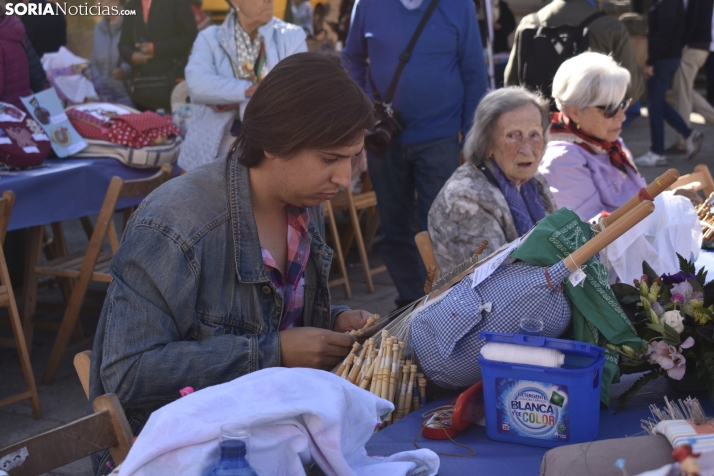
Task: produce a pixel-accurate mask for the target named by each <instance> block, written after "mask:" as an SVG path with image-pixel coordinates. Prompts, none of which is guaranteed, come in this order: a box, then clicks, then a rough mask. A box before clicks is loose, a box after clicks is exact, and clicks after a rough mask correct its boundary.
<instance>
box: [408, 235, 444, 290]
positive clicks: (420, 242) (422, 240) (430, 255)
mask: <svg viewBox="0 0 714 476" xmlns="http://www.w3.org/2000/svg"><path fill="white" fill-rule="evenodd" d="M414 241H416V245H417V248H418V249H419V254H420V255H421V260H422V261H423V262H424V266H425V267H426V269H427V271H428V270H429V267H430V266H434V267H435V270H436V272H435V273H434V280H435V281H436V280H437V279H439V264H438V263H437V262H436V256H434V248H433V246H432V244H431V237H430V236H429V232H428V231H420V232H419V233H417V234H416V236H415V237H414Z"/></svg>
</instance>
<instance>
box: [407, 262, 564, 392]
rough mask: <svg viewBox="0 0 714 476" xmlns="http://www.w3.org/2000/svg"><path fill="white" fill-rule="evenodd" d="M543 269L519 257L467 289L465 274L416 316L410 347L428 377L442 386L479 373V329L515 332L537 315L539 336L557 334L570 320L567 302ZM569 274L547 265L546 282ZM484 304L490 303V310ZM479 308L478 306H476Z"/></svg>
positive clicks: (463, 382)
mask: <svg viewBox="0 0 714 476" xmlns="http://www.w3.org/2000/svg"><path fill="white" fill-rule="evenodd" d="M545 270H546V268H543V267H541V266H532V265H529V264H526V263H523V262H520V261H518V262H515V263H513V264H509V265H505V266H501V267H500V268H498V269H497V270H496V271H494V272H493V274H492V275H491V276H489V277H488V278H487V279H486V280H485V281H483V282H482V283H480V284H479V285H478V286H476V287H475V288H473V289H472V288H471V277H470V276H469V277H466V278H464V279H463V280H462V281H461V282H460V283H459V284H457V285H456V286H454V287H453V288H452V289H451V290H450V291H449V293H448V295H447V296H446V297H445V298H443V299H442V300H441V301H439V302H435V303H434V304H433V305H432V306H430V307H429V308H427V309H425V310H424V311H423V312H421V313H419V314H418V315H416V316H415V317H414V318H413V320H412V323H411V326H410V331H411V338H412V344H413V346H414V351H415V352H416V355H417V358H418V359H419V364H420V365H421V368H422V370H423V371H424V373H425V374H426V376H427V377H428V378H429V379H430V380H432V381H433V382H434V383H436V384H437V385H439V386H441V387H444V388H463V387H468V386H470V385H473V384H474V383H476V382H477V381H478V380H479V379H480V378H481V366H480V365H479V364H478V356H479V353H480V352H481V348H482V347H483V346H484V345H485V344H486V341H485V340H483V339H479V338H478V334H479V333H480V332H482V331H490V332H511V333H517V332H518V330H519V328H520V320H521V318H523V317H525V316H527V315H529V314H537V315H539V316H540V317H541V318H542V319H543V323H544V328H543V335H544V336H546V337H559V336H560V335H561V334H562V333H563V332H565V329H566V328H567V327H568V324H569V323H570V317H571V312H570V301H569V300H568V297H567V296H566V295H565V293H563V292H556V291H554V290H553V289H552V288H551V287H550V286H549V285H548V281H547V280H546V276H545ZM569 274H570V270H568V268H566V267H565V264H563V262H560V263H557V264H555V265H553V266H551V267H550V268H548V275H549V277H550V282H551V283H553V285H554V286H556V287H560V284H561V283H562V282H563V281H564V280H565V279H566V278H567V276H568V275H569ZM488 303H490V304H491V306H490V308H491V309H490V311H487V310H486V309H488V307H489V306H488ZM479 310H480V311H479Z"/></svg>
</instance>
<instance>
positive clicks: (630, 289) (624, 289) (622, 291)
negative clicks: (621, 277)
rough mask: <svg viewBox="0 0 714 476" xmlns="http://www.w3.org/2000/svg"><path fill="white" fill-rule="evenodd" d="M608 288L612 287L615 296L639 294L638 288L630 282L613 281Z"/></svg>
mask: <svg viewBox="0 0 714 476" xmlns="http://www.w3.org/2000/svg"><path fill="white" fill-rule="evenodd" d="M610 288H611V289H612V292H614V293H615V296H618V297H619V296H629V295H635V296H638V298H639V295H640V291H639V289H637V288H636V287H634V286H632V285H630V284H625V283H615V284H611V285H610Z"/></svg>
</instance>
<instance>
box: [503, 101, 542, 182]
mask: <svg viewBox="0 0 714 476" xmlns="http://www.w3.org/2000/svg"><path fill="white" fill-rule="evenodd" d="M544 146H545V142H544V137H543V127H542V124H541V115H540V111H539V110H538V108H537V107H536V106H535V105H533V104H528V105H526V106H523V107H522V108H520V109H516V110H515V111H511V112H506V113H504V114H501V115H500V116H499V118H498V120H497V121H496V128H495V131H494V136H493V138H492V139H491V151H490V152H491V156H492V157H493V160H494V161H495V162H496V164H497V165H498V168H500V169H501V171H502V172H503V174H504V175H505V176H506V177H507V178H508V179H509V180H510V181H511V182H513V183H514V184H515V185H517V186H519V185H521V184H524V183H525V182H527V181H528V180H530V179H531V178H533V175H535V173H536V172H537V171H538V165H540V161H541V159H542V157H543V147H544Z"/></svg>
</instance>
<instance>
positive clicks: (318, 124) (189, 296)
mask: <svg viewBox="0 0 714 476" xmlns="http://www.w3.org/2000/svg"><path fill="white" fill-rule="evenodd" d="M288 91H289V93H288ZM275 118H280V119H279V120H275ZM372 125H373V108H372V103H371V101H370V99H369V98H368V97H367V96H366V95H365V94H364V93H363V92H362V90H361V89H360V88H359V86H358V85H357V84H356V83H355V82H354V81H353V80H352V79H350V77H349V76H348V74H347V73H346V72H345V71H344V70H343V69H342V67H341V65H340V64H339V60H335V59H333V58H330V57H327V56H324V55H319V54H315V53H303V54H299V55H295V56H292V57H290V58H288V59H286V60H284V61H283V62H281V63H280V64H279V65H278V66H276V67H275V69H273V71H272V72H271V73H270V74H269V75H268V76H267V77H266V79H265V80H264V81H263V83H262V84H261V86H260V88H258V90H257V91H256V94H255V95H254V96H253V99H252V100H251V102H250V104H249V105H248V108H247V109H246V113H245V120H244V123H243V132H242V134H241V136H240V137H239V138H238V140H237V142H236V145H235V146H234V148H233V150H232V153H231V154H229V155H228V156H224V157H222V158H220V159H218V160H216V161H214V162H212V163H211V164H209V165H207V166H205V167H201V168H199V169H197V170H195V171H192V172H189V173H188V174H185V175H183V176H181V177H178V178H176V179H173V180H170V181H169V182H167V183H166V184H164V185H163V186H161V187H159V188H158V189H157V190H156V191H155V192H153V193H152V194H151V195H149V197H148V198H147V199H146V200H144V202H143V203H142V204H141V205H140V206H139V208H138V209H137V211H136V212H135V213H134V215H133V216H132V218H131V220H130V221H129V223H128V224H127V228H126V230H125V232H124V235H123V237H122V243H121V246H120V247H119V250H118V251H117V253H116V255H115V257H114V259H113V260H112V265H111V274H112V277H113V280H112V283H111V284H110V286H109V290H108V292H107V298H106V300H105V302H104V307H103V309H102V314H101V318H100V321H99V326H98V328H97V333H96V337H95V341H94V348H93V352H92V364H91V379H90V402H91V401H93V400H94V399H95V398H96V397H97V396H99V395H101V394H104V393H109V392H111V393H115V394H116V395H117V396H118V397H119V400H120V401H121V403H122V405H123V406H124V409H125V411H126V413H127V417H128V418H129V419H130V421H132V427H133V430H134V431H135V432H136V431H138V429H139V427H140V426H141V425H142V424H143V422H145V421H146V418H147V417H148V415H149V414H150V413H151V411H153V410H155V409H157V408H158V407H160V406H162V405H164V404H166V403H169V402H171V401H172V400H175V399H176V398H177V397H178V396H179V390H180V389H182V388H183V387H185V386H187V385H190V386H192V387H194V388H195V389H197V390H198V389H202V388H205V387H208V386H211V385H217V384H220V383H223V382H227V381H230V380H232V379H235V378H237V377H240V376H241V375H245V374H247V373H249V372H253V371H255V370H259V369H263V368H266V367H274V366H286V367H312V368H320V369H331V368H332V367H334V366H335V365H337V364H338V363H339V362H340V361H341V359H343V358H344V357H345V355H347V353H348V352H349V350H350V348H351V346H352V343H353V340H352V337H351V336H350V335H349V334H346V333H345V332H346V331H349V330H352V329H356V328H360V327H362V326H363V325H364V324H365V323H366V321H367V319H368V317H369V316H370V314H369V313H367V312H366V311H350V310H348V309H347V308H345V307H344V306H343V307H331V306H330V293H329V288H328V278H329V272H330V261H331V258H332V250H331V249H330V248H329V247H328V246H327V245H326V244H325V242H324V240H323V236H324V221H323V216H322V207H321V203H322V201H324V200H329V199H330V198H332V196H333V195H334V194H335V193H336V192H337V190H338V188H339V187H348V186H349V184H350V170H351V164H350V159H351V157H353V156H354V155H356V154H359V153H360V152H361V150H362V144H363V137H364V130H365V129H369V128H371V127H372Z"/></svg>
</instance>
